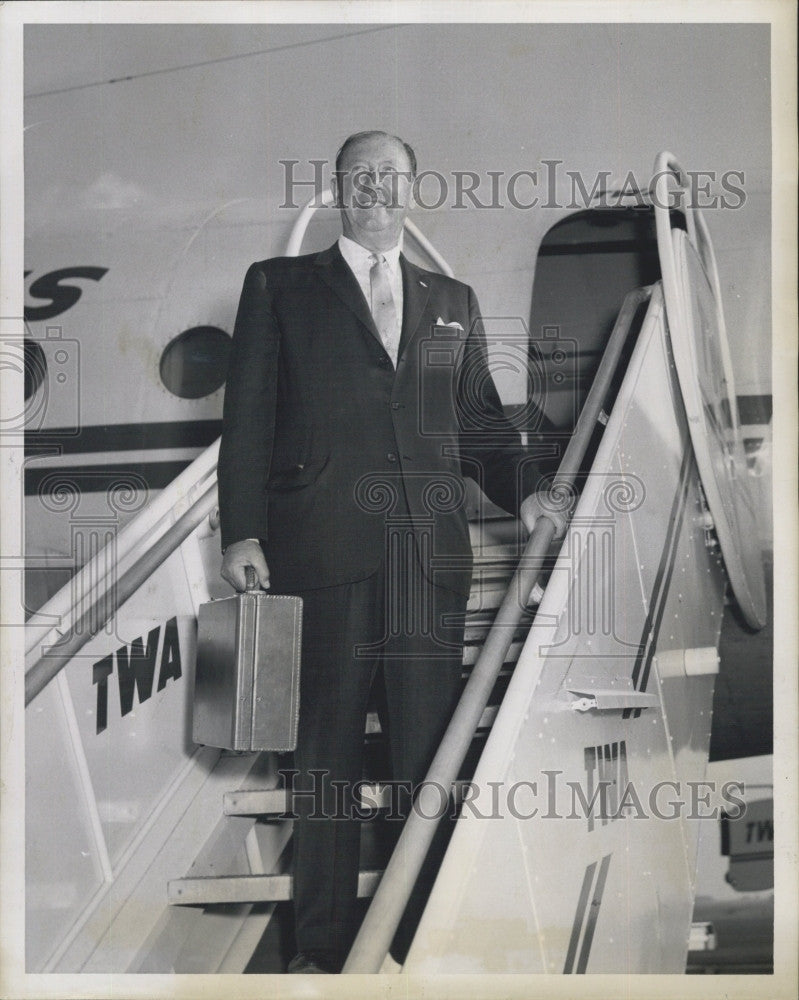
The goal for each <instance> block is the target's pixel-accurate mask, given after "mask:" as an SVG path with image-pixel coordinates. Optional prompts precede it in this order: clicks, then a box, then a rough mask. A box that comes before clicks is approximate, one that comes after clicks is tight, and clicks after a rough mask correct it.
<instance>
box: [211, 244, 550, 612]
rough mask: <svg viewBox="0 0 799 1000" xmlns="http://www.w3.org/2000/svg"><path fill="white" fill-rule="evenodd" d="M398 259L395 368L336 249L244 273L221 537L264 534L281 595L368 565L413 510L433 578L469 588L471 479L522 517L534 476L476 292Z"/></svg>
mask: <svg viewBox="0 0 799 1000" xmlns="http://www.w3.org/2000/svg"><path fill="white" fill-rule="evenodd" d="M400 260H401V266H402V275H403V295H404V308H403V323H402V336H401V341H400V356H399V360H398V364H397V370H396V373H395V371H394V368H393V366H392V364H391V361H390V359H389V357H388V355H387V354H386V352H385V350H384V349H383V346H382V344H381V342H380V340H379V336H378V334H377V331H376V329H375V326H374V323H373V321H372V317H371V313H370V311H369V308H368V305H367V303H366V301H365V299H364V296H363V294H362V293H361V290H360V288H359V286H358V283H357V281H356V279H355V276H354V275H353V274H352V272H351V271H350V269H349V267H348V266H347V264H346V263H345V261H344V259H343V257H342V256H341V253H340V251H339V249H338V245H337V244H336V245H334V246H333V247H331V248H330V249H328V250H325V251H323V252H322V253H318V254H310V255H307V256H303V257H289V258H275V259H272V260H266V261H262V262H260V263H255V264H253V265H252V266H251V267H250V269H249V270H248V272H247V275H246V277H245V280H244V287H243V290H242V293H241V301H240V303H239V310H238V315H237V318H236V325H235V330H234V336H233V349H232V354H231V360H230V368H229V373H228V378H227V388H226V391H225V405H224V425H223V433H222V444H221V449H220V454H219V503H220V516H221V526H222V545H223V547H225V546H227V545H229V544H231V543H232V542H235V541H238V540H240V539H243V538H249V537H253V538H259V539H261V541H262V545H263V547H264V551H265V555H266V559H267V562H268V564H269V568H270V574H271V579H272V584H273V587H274V588H275V590H277V591H281V590H282V591H285V590H289V591H290V590H305V589H309V588H315V587H326V586H332V585H334V584H340V583H346V582H352V581H354V580H358V579H363V578H365V577H367V576H369V575H370V574H371V573H373V572H374V571H375V570H376V569H377V568H378V566H379V565H380V563H381V560H382V559H383V557H384V554H385V547H386V524H387V522H389V523H391V522H392V521H393V523H394V524H395V525H398V524H400V522H399V521H398V518H402V517H403V516H405V517H406V518H407V516H408V515H409V516H410V523H411V525H412V530H413V531H414V533H415V534H416V536H417V538H418V539H419V540H420V541H422V548H425V546H426V545H428V543H429V546H430V552H431V559H430V562H429V565H428V566H427V567H426V569H429V575H430V576H431V578H432V579H433V581H434V582H435V583H437V584H439V585H443V586H446V587H448V588H450V589H454V590H456V591H458V592H460V593H468V591H469V585H470V579H471V567H472V552H471V545H470V542H469V532H468V525H467V520H466V513H465V508H464V502H463V500H464V495H463V481H462V476H463V475H471V476H473V477H474V478H476V479H477V481H478V482H479V483H480V485H481V486H482V487H483V489H484V490H485V491H486V492H487V493H488V495H489V496H490V497H491V499H492V500H494V501H495V502H496V503H498V504H499V505H500V506H502V507H503V508H505V509H506V510H508V511H510V512H512V513H516V512H518V506H519V503H520V502H521V500H522V499H524V497H525V496H526V495H527V493H529V492H531V491H532V490H533V489H535V487H536V483H537V481H538V478H539V474H540V465H539V463H538V462H537V461H534V460H533V461H531V459H530V456H529V455H528V454H527V453H526V452H525V451H523V450H522V448H521V446H520V438H519V434H518V432H517V431H516V430H515V429H514V428H513V427H512V425H511V424H510V423H509V422H508V420H507V419H506V418H505V416H504V414H503V411H502V406H501V403H500V400H499V396H498V394H497V391H496V387H495V386H494V382H493V379H492V378H491V376H490V373H489V370H488V361H487V356H486V345H485V337H484V333H483V330H482V326H481V323H480V313H479V308H478V304H477V300H476V298H475V295H474V293H473V291H472V289H471V288H470V287H469V286H468V285H464V284H462V283H461V282H459V281H455V280H454V279H452V278H449V277H446V276H444V275H441V274H435V273H432V272H429V271H425V270H423V269H421V268H419V267H416V266H415V265H414V264H411V263H410V262H409V261H407V260H405V258H404V257H401V258H400ZM439 319H441V320H443V322H444V324H458V326H454V325H448V326H440V325H439V326H437V320H439ZM402 523H406V524H407V521H405V522H402ZM423 538H424V539H426V541H423Z"/></svg>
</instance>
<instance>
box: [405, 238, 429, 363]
mask: <svg viewBox="0 0 799 1000" xmlns="http://www.w3.org/2000/svg"><path fill="white" fill-rule="evenodd" d="M400 265H401V267H402V298H403V303H402V334H401V336H400V346H399V353H400V357H401V356H402V354H403V353H404V351H405V348H406V347H407V346H408V344H409V343H410V341H411V340H412V339H413V336H414V334H415V333H416V331H417V329H418V327H419V322H420V321H421V318H422V313H423V312H424V310H425V307H426V306H427V300H428V299H429V297H430V275H429V274H428V273H427V272H426V271H423V270H422V269H421V268H419V267H417V266H416V265H415V264H411V262H410V261H409V260H406V259H405V257H404V256H403V255H402V254H400Z"/></svg>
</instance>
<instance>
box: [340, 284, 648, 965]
mask: <svg viewBox="0 0 799 1000" xmlns="http://www.w3.org/2000/svg"><path fill="white" fill-rule="evenodd" d="M654 287H655V286H648V287H646V288H640V289H636V290H635V291H633V292H630V293H629V294H628V295H627V297H626V298H625V300H624V303H623V304H622V307H621V310H620V312H619V315H618V317H617V319H616V322H615V324H614V327H613V331H612V333H611V335H610V339H609V340H608V343H607V346H606V348H605V351H604V352H603V355H602V360H601V361H600V364H599V367H598V369H597V372H596V375H595V376H594V380H593V382H592V384H591V388H590V390H589V392H588V396H587V397H586V400H585V403H584V404H583V407H582V409H581V411H580V415H579V417H578V420H577V424H576V426H575V429H574V433H573V434H572V436H571V438H570V440H569V443H568V445H567V447H566V452H565V454H564V456H563V459H562V461H561V463H560V467H559V469H558V471H557V473H556V474H555V477H554V479H553V481H552V485H551V487H550V491H549V496H550V497H551V498H552V500H553V501H554V502H553V503H552V506H553V507H556V506H560V505H559V504H558V503H557V498H559V497H560V498H562V497H566V496H570V495H571V493H572V490H573V487H574V482H575V479H576V477H577V474H578V473H579V471H580V468H581V465H582V462H583V458H584V456H585V453H586V451H587V449H588V445H589V443H590V439H591V436H592V434H593V432H594V429H595V427H596V424H597V422H598V420H599V419H600V415H601V413H602V408H603V405H604V402H605V399H606V397H607V394H608V391H609V389H610V386H611V382H612V379H613V377H614V375H615V373H616V370H617V367H618V364H619V361H620V359H621V355H622V352H623V350H624V347H625V344H626V342H627V338H628V336H629V334H630V331H631V329H632V324H633V320H634V318H635V315H636V313H637V312H638V309H639V307H640V305H641V304H642V303H643V302H645V301H647V300H648V299H649V298H650V297H651V295H652V291H653V288H654ZM561 509H562V508H561ZM557 520H558V517H557V516H553V514H549V513H547V509H546V506H542V509H541V512H540V513H539V516H538V519H537V520H536V523H535V526H534V528H533V531H532V533H531V534H530V537H529V538H528V540H527V544H526V545H525V548H524V552H523V554H522V557H521V559H520V560H519V565H518V567H517V568H516V571H515V572H514V574H513V577H512V579H511V582H510V584H509V585H508V589H507V591H506V592H505V596H504V598H503V600H502V603H501V605H500V607H499V610H498V611H497V615H496V618H495V619H494V623H493V624H492V626H491V629H490V631H489V633H488V636H487V638H486V640H485V643H484V644H483V648H482V650H481V651H480V655H479V656H478V658H477V661H476V662H475V664H474V666H473V667H472V671H471V674H470V676H469V680H468V682H467V683H466V686H465V688H464V691H463V694H462V696H461V699H460V701H459V702H458V705H457V707H456V709H455V712H454V713H453V716H452V719H451V720H450V723H449V726H448V727H447V730H446V732H445V734H444V736H443V738H442V740H441V743H440V744H439V747H438V750H437V751H436V755H435V757H434V758H433V762H432V764H431V765H430V768H429V770H428V772H427V774H426V776H425V779H424V781H423V782H422V785H421V786H420V787H421V789H422V790H424V789H425V788H427V787H430V788H432V789H435V790H436V792H435V794H436V797H437V798H438V789H441V788H444V789H448V788H451V787H452V784H453V782H454V781H455V780H456V779H457V777H458V772H459V770H460V767H461V765H462V763H463V760H464V758H465V757H466V754H467V752H468V749H469V746H470V744H471V741H472V738H473V737H474V733H475V730H476V728H477V724H478V722H479V720H480V716H481V715H482V714H483V711H484V709H485V707H486V705H487V704H488V699H489V697H490V696H491V691H492V690H493V688H494V684H495V682H496V678H497V675H498V674H499V672H500V670H501V669H502V666H503V664H504V662H505V657H506V655H507V652H508V648H509V647H510V644H511V642H512V640H513V635H514V632H515V630H516V627H517V626H518V625H519V624H520V622H521V619H522V616H523V614H524V609H525V605H526V603H527V600H528V597H529V595H530V594H531V593H532V590H533V588H534V587H535V585H536V584H537V583H538V578H539V576H540V573H541V569H542V567H543V561H544V558H545V557H546V555H547V553H548V552H549V548H550V545H551V543H552V541H553V539H554V537H555V533H556V530H557V524H556V521H557ZM532 627H535V625H534V624H533V626H532ZM437 805H440V803H437ZM440 818H441V812H440V809H439V808H434V809H431V810H430V811H428V810H426V809H425V810H422V809H412V810H411V812H410V815H409V816H408V818H407V819H406V820H405V824H404V826H403V828H402V832H401V834H400V836H399V840H398V841H397V845H396V847H395V848H394V852H393V853H392V855H391V858H390V859H389V862H388V865H387V866H386V870H385V872H384V874H383V877H382V879H381V880H380V884H379V886H378V888H377V891H376V892H375V895H374V897H373V899H372V902H371V905H370V906H369V909H368V910H367V912H366V916H365V917H364V919H363V922H362V924H361V927H360V930H359V931H358V934H357V936H356V938H355V941H354V943H353V945H352V948H351V950H350V953H349V955H348V957H347V961H346V962H345V964H344V969H343V972H345V973H375V972H379V970H380V967H381V965H382V963H383V961H384V959H385V957H386V955H387V953H388V950H389V948H390V946H391V942H392V939H393V937H394V933H395V931H396V929H397V927H398V925H399V922H400V919H401V918H402V914H403V912H404V910H405V906H406V905H407V903H408V899H409V898H410V894H411V891H412V889H413V886H414V884H415V882H416V879H417V877H418V875H419V872H420V871H421V868H422V865H423V863H424V860H425V858H426V856H427V851H428V849H429V847H430V844H431V842H432V840H433V836H434V835H435V831H436V828H437V825H438V822H439V820H440Z"/></svg>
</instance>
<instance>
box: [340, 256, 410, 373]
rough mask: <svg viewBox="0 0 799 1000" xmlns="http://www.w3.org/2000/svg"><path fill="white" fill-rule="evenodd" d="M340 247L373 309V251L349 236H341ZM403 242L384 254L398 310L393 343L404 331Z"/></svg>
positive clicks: (395, 360)
mask: <svg viewBox="0 0 799 1000" xmlns="http://www.w3.org/2000/svg"><path fill="white" fill-rule="evenodd" d="M338 247H339V250H340V251H341V256H342V257H343V258H344V260H345V261H346V262H347V266H348V267H349V269H350V270H351V271H352V273H353V274H354V275H355V280H356V281H357V282H358V285H359V287H360V289H361V291H362V292H363V297H364V298H365V299H366V304H367V305H368V306H369V310H370V311H372V287H371V281H370V278H369V272H370V271H371V270H372V259H371V258H372V251H371V250H367V249H366V247H362V246H361V245H360V243H356V242H355V240H351V239H350V238H349V237H348V236H339V238H338ZM401 249H402V243H401V242H400V243H398V244H397V245H396V246H395V247H392V248H391V250H383V251H382V254H383V256H384V257H385V258H386V265H387V268H388V277H389V283H390V285H391V296H392V298H393V299H394V307H395V308H396V310H397V329H396V331H395V336H394V337H392V343H393V344H394V345H395V346H398V345H399V339H400V333H401V332H402V268H401V267H400V262H399V255H400V250H401ZM391 360H392V362H393V363H394V367H395V368H396V367H397V358H396V355H395V356H393V357H392V358H391Z"/></svg>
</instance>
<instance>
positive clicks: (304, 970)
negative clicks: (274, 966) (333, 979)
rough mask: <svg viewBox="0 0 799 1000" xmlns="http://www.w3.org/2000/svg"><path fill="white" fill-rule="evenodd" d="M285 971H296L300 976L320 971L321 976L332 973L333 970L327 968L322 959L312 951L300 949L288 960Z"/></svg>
mask: <svg viewBox="0 0 799 1000" xmlns="http://www.w3.org/2000/svg"><path fill="white" fill-rule="evenodd" d="M286 972H289V973H297V974H299V975H301V976H305V975H312V974H314V973H321V974H322V975H323V976H329V975H331V974H332V972H333V970H332V969H331V968H329V967H328V966H327V964H326V963H325V962H324V960H323V959H321V958H320V957H319V956H318V955H314V954H313V953H311V954H308V953H306V952H302V951H301V952H300V953H299V954H298V955H295V956H294V958H292V960H291V961H290V962H289V965H288V968H287V969H286Z"/></svg>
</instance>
